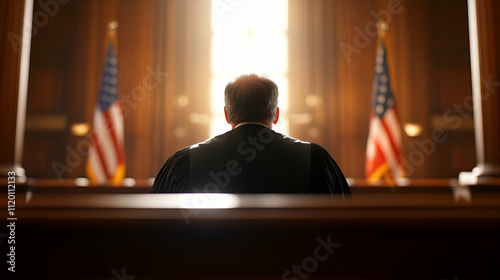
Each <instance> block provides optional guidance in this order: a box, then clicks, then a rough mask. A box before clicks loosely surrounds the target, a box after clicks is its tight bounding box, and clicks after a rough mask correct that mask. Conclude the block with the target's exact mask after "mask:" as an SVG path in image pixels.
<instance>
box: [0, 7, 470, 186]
mask: <svg viewBox="0 0 500 280" xmlns="http://www.w3.org/2000/svg"><path fill="white" fill-rule="evenodd" d="M19 2H22V1H19ZM0 3H1V5H2V6H3V8H2V9H0V11H1V13H2V14H3V15H2V18H3V19H5V20H4V27H3V29H2V30H4V32H5V33H8V32H7V31H6V30H8V29H7V27H8V24H10V23H9V22H17V21H19V18H14V16H13V13H12V11H16V10H19V9H21V10H22V6H23V5H22V3H18V2H17V1H5V0H4V1H1V2H0ZM47 3H49V4H50V3H52V5H49V4H47ZM54 3H55V4H54ZM33 11H34V13H33V15H34V16H33V34H32V38H31V39H32V43H31V56H30V60H29V83H28V94H27V107H26V120H25V135H24V147H23V151H22V167H23V168H24V169H25V170H26V175H27V176H28V177H33V178H55V177H57V175H58V174H57V172H58V171H56V170H57V166H59V168H60V167H61V166H63V169H62V170H63V171H62V172H61V169H59V174H61V176H62V177H63V178H76V177H79V176H86V174H85V161H86V157H87V150H88V146H89V143H90V142H89V139H90V138H89V134H90V131H91V128H92V120H93V113H94V107H95V104H96V100H97V96H98V93H99V89H100V83H101V79H102V75H103V67H104V62H105V57H106V50H107V32H108V31H107V24H108V23H109V22H111V21H114V20H116V21H117V22H118V23H119V27H118V29H117V42H118V44H117V46H118V47H117V52H118V90H119V96H120V99H121V103H122V108H123V115H124V131H125V160H126V161H125V162H126V174H125V176H126V177H131V178H136V179H141V178H151V177H154V176H155V175H156V173H157V172H158V170H159V169H160V168H161V166H162V165H163V163H164V161H165V160H166V159H167V158H168V157H169V156H170V155H172V154H173V153H174V152H175V151H177V150H178V149H180V148H183V147H185V146H188V145H191V144H194V143H196V142H199V141H203V140H205V139H207V138H209V137H211V136H214V135H216V134H218V133H220V132H223V131H226V130H229V129H230V126H229V125H227V124H226V123H225V121H224V118H223V88H224V86H225V84H226V83H227V82H229V81H230V80H231V79H232V78H234V77H235V76H237V75H239V74H242V73H248V72H256V73H264V74H266V75H268V76H270V77H271V78H272V79H274V80H275V81H276V82H277V83H278V86H279V89H280V94H281V96H280V104H279V106H280V107H281V110H282V111H281V112H282V115H281V119H280V122H279V125H278V127H277V130H279V131H281V132H284V133H286V134H288V135H290V136H292V137H295V138H299V139H301V140H305V141H310V142H315V143H318V144H320V145H322V146H324V147H325V148H326V149H327V150H328V151H329V152H330V154H331V155H332V157H333V158H334V159H335V160H336V161H337V162H338V164H339V165H340V167H341V168H342V170H343V171H344V174H345V176H346V177H350V178H364V176H365V165H364V163H365V154H366V144H367V138H368V131H369V124H370V110H371V96H372V81H373V77H374V71H375V63H376V61H375V60H376V48H377V27H376V23H377V22H378V21H379V20H383V21H385V22H386V23H387V24H388V27H389V28H388V30H387V41H386V42H387V53H388V60H389V61H388V64H389V68H390V69H392V73H391V77H390V82H391V86H392V90H393V94H394V96H395V100H396V108H397V112H398V116H399V120H400V123H401V128H402V152H403V156H404V158H405V160H406V161H407V163H406V165H407V175H408V177H409V178H451V177H457V176H458V174H459V172H461V171H470V170H472V168H473V167H474V166H475V165H476V158H475V145H474V124H473V118H472V105H471V104H472V103H471V94H472V86H471V70H470V69H471V67H470V55H469V31H468V20H467V18H468V17H467V1H466V0H415V1H407V0H401V1H387V0H355V1H347V0H316V1H307V0H289V1H285V0H275V1H243V0H241V1H225V0H212V1H209V0H204V1H199V0H187V1H180V0H142V1H136V0H120V1H118V0H105V1H102V0H71V1H55V0H54V1H47V2H45V3H44V2H37V1H35V2H34V4H33ZM12 24H13V23H12ZM1 40H3V42H2V43H1V45H2V48H3V49H4V51H6V49H8V48H11V47H12V48H14V47H15V46H14V44H13V43H12V42H13V41H12V39H11V38H10V37H8V36H2V39H1ZM7 67H9V66H8V65H6V64H4V65H3V70H2V75H3V76H4V78H3V79H4V81H8V80H9V78H8V74H7V70H6V69H10V68H7ZM9 75H10V74H9ZM4 89H7V88H6V86H4ZM1 95H2V99H3V100H6V99H8V98H10V97H9V95H12V93H11V92H9V91H8V90H2V93H1ZM2 121H3V122H12V121H14V122H15V120H2ZM435 131H443V132H442V134H441V135H442V138H441V139H445V140H444V141H442V142H441V141H440V143H438V142H436V141H434V140H433V132H435ZM13 137H14V136H13V135H3V132H2V138H3V139H2V142H3V141H6V142H5V143H6V144H7V143H12V141H14V140H13ZM8 147H11V145H2V149H3V150H4V151H3V153H4V155H5V154H7V153H9V151H6V149H11V148H8ZM58 163H60V165H57V164H58ZM54 164H55V165H54Z"/></svg>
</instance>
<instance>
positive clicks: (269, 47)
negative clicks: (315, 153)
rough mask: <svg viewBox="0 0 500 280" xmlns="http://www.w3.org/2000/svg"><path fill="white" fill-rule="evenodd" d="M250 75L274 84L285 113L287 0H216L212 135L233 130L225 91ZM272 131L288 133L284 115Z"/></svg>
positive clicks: (213, 16) (213, 2) (213, 31)
mask: <svg viewBox="0 0 500 280" xmlns="http://www.w3.org/2000/svg"><path fill="white" fill-rule="evenodd" d="M246 73H256V74H265V75H267V76H269V77H270V78H271V79H272V80H273V81H275V82H276V84H277V85H278V89H279V93H280V97H279V101H278V106H279V107H280V111H281V112H286V111H287V109H288V2H287V0H273V1H269V0H212V92H211V103H212V104H211V111H212V117H211V120H210V125H211V127H210V133H211V136H215V135H217V134H220V133H223V132H225V131H227V130H229V129H230V127H229V125H228V124H227V123H226V121H225V119H224V111H223V108H224V88H225V86H226V84H227V83H228V82H229V81H231V80H232V79H234V78H235V77H237V76H239V75H241V74H246ZM274 129H275V130H277V131H280V132H282V133H285V134H286V133H287V131H288V121H287V118H286V114H280V119H279V121H278V124H277V125H276V126H275V127H274Z"/></svg>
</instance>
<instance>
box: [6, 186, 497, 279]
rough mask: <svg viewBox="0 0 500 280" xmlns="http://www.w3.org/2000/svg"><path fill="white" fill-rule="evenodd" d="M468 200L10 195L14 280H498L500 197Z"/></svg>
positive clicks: (381, 195) (396, 194) (419, 195)
mask: <svg viewBox="0 0 500 280" xmlns="http://www.w3.org/2000/svg"><path fill="white" fill-rule="evenodd" d="M471 189H472V191H471V192H469V193H468V194H470V201H468V199H467V190H468V188H464V189H461V190H459V193H460V192H461V191H465V196H464V195H463V194H462V195H459V196H456V192H455V191H454V190H451V189H450V188H449V187H443V188H437V189H436V190H439V191H436V192H431V193H426V192H418V191H417V190H414V191H411V190H412V189H411V188H405V191H403V189H402V188H396V189H395V190H391V189H390V188H383V189H381V190H379V191H378V192H370V191H368V190H366V191H361V192H356V191H353V195H352V197H351V198H349V199H345V200H343V199H330V198H325V197H318V196H306V195H239V196H236V195H214V196H212V195H203V194H200V195H172V194H164V195H158V194H132V193H130V194H118V193H54V192H43V191H42V192H37V190H34V191H29V192H20V193H17V194H16V202H17V203H16V217H17V218H18V220H17V221H16V232H15V234H16V270H17V272H16V277H17V278H16V279H113V278H114V279H120V278H121V279H127V278H126V277H124V276H125V275H123V274H122V273H125V274H126V275H129V276H135V278H134V279H137V280H140V279H500V271H499V269H498V264H499V263H500V245H499V244H500V192H498V191H494V189H493V190H492V189H491V188H486V189H481V188H476V189H474V188H472V187H471ZM372 190H373V189H372ZM408 190H410V191H411V192H409V191H408ZM2 196H3V197H2V198H0V201H1V203H2V207H3V208H2V209H1V210H0V211H2V216H1V217H2V219H4V220H6V218H7V217H6V212H7V209H5V208H6V199H5V196H4V195H2ZM190 207H191V208H190ZM193 207H194V208H193ZM196 207H202V208H204V209H196ZM186 216H189V219H186V218H185V217H186ZM320 240H321V241H320ZM322 242H323V243H325V242H326V243H334V245H335V246H336V247H335V248H334V249H333V247H332V248H330V249H331V250H332V251H331V252H328V251H327V250H326V249H324V248H323V247H321V246H322V245H321V244H323V243H322ZM0 245H1V246H2V255H3V256H5V254H4V252H6V249H7V248H6V245H7V244H6V242H2V243H0ZM318 246H320V247H318ZM317 248H320V249H318V250H320V251H317ZM321 248H323V249H321ZM318 252H319V253H318ZM316 253H318V254H316ZM298 266H300V267H301V268H298ZM294 268H295V269H296V270H295V271H294ZM122 269H123V270H122ZM287 271H289V272H287ZM1 273H2V275H5V276H12V274H6V266H5V262H3V267H2V272H1ZM287 273H288V274H287ZM2 279H3V278H2ZM128 279H132V278H128Z"/></svg>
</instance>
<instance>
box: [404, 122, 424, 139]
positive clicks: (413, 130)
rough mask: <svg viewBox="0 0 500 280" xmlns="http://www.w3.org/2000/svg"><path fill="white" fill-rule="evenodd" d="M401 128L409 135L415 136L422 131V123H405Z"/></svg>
mask: <svg viewBox="0 0 500 280" xmlns="http://www.w3.org/2000/svg"><path fill="white" fill-rule="evenodd" d="M403 129H404V131H405V133H406V135H408V136H409V137H417V136H419V135H420V133H422V125H420V124H418V123H405V124H404V126H403Z"/></svg>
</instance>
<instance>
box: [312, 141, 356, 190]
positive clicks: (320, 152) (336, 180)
mask: <svg viewBox="0 0 500 280" xmlns="http://www.w3.org/2000/svg"><path fill="white" fill-rule="evenodd" d="M309 187H310V188H311V192H313V193H332V194H341V195H348V194H350V193H351V191H350V189H349V185H348V184H347V181H346V179H345V177H344V174H343V173H342V170H341V169H340V167H339V166H338V165H337V163H336V162H335V160H334V159H333V158H332V157H331V156H330V154H329V153H328V151H327V150H326V149H325V148H323V147H321V146H320V145H318V144H315V143H311V166H310V174H309Z"/></svg>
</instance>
